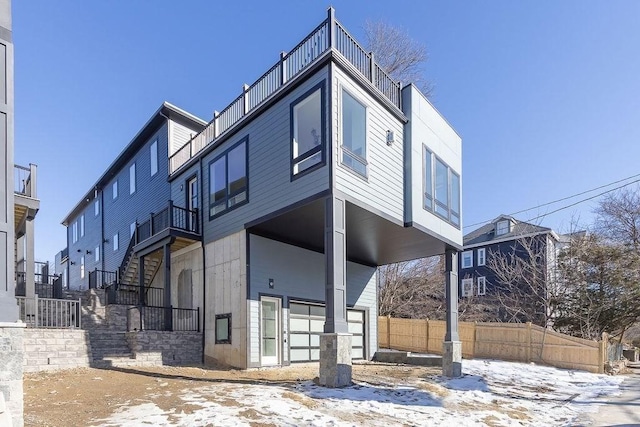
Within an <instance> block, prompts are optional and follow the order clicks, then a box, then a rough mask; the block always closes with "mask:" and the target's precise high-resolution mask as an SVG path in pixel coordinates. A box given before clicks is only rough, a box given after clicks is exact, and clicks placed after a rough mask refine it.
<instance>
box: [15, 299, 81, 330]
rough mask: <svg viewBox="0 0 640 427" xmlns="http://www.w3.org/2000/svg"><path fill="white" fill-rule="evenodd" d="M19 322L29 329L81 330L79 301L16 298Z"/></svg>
mask: <svg viewBox="0 0 640 427" xmlns="http://www.w3.org/2000/svg"><path fill="white" fill-rule="evenodd" d="M16 299H17V301H18V311H19V316H20V320H22V321H23V322H24V323H25V324H26V325H27V327H30V328H74V329H75V328H81V327H82V324H81V319H82V315H81V311H80V307H81V305H82V304H81V302H82V301H81V300H80V299H77V300H67V299H55V298H39V297H38V295H36V296H35V297H34V298H26V297H21V296H19V297H16Z"/></svg>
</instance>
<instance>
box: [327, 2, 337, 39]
mask: <svg viewBox="0 0 640 427" xmlns="http://www.w3.org/2000/svg"><path fill="white" fill-rule="evenodd" d="M327 15H328V16H327V20H328V22H329V49H331V48H334V47H335V42H336V11H335V9H334V8H333V7H331V6H329V10H328V11H327Z"/></svg>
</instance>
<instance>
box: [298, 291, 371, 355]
mask: <svg viewBox="0 0 640 427" xmlns="http://www.w3.org/2000/svg"><path fill="white" fill-rule="evenodd" d="M324 322H325V309H324V305H319V304H309V303H303V302H292V303H290V304H289V352H290V353H289V354H290V356H289V357H290V359H289V360H291V362H309V361H316V360H319V359H320V334H321V333H322V332H323V331H324ZM347 322H348V324H349V332H350V333H351V334H353V336H352V338H351V348H352V351H351V356H352V358H353V359H362V358H363V357H364V354H365V348H364V327H365V323H364V311H361V310H352V309H347Z"/></svg>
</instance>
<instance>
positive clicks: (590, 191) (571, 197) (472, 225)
mask: <svg viewBox="0 0 640 427" xmlns="http://www.w3.org/2000/svg"><path fill="white" fill-rule="evenodd" d="M638 177H640V174H636V175H632V176H629V177H627V178H623V179H619V180H617V181H613V182H610V183H608V184H605V185H601V186H599V187H595V188H592V189H590V190H587V191H582V192H580V193H576V194H573V195H571V196H567V197H563V198H561V199H557V200H554V201H551V202H547V203H543V204H541V205H538V206H534V207H532V208H529V209H523V210H520V211H517V212H513V213H511V214H509V216H513V215H517V214H520V213H523V212H528V211H532V210H534V209H539V208H542V207H544V206H549V205H553V204H555V203H559V202H563V201H565V200H569V199H573V198H575V197H578V196H582V195H584V194H587V193H592V192H594V191H596V190H600V189H601V188H606V187H610V186H612V185H614V184H618V183H620V182H624V181H628V180H630V179H632V178H638ZM636 182H640V179H636V180H635V181H631V182H628V183H626V184H623V185H621V186H618V187H615V188H612V189H610V190H607V191H604V192H602V193H599V194H596V195H595V196H591V197H588V198H586V199H583V200H579V201H577V202H575V203H572V204H570V205H567V206H564V207H561V208H558V209H556V210H554V211H551V212H547V213H545V214H543V215H538V216H537V217H535V218H532V219H530V220H528V221H534V220H536V219H539V218H543V217H545V216H546V215H551V214H554V213H556V212H559V211H561V210H563V209H568V208H570V207H573V206H576V205H578V204H580V203H583V202H586V201H589V200H592V199H595V198H596V197H600V196H602V195H604V194H607V193H610V192H612V191H615V190H619V189H621V188H623V187H626V186H627V185H631V184H635V183H636ZM490 221H492V219H488V220H486V221H481V222H476V223H475V224H470V225H465V226H464V227H463V228H469V227H475V226H477V225H482V224H486V223H488V222H490Z"/></svg>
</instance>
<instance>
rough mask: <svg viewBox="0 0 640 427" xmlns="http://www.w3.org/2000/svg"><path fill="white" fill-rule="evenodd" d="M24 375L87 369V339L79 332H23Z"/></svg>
mask: <svg viewBox="0 0 640 427" xmlns="http://www.w3.org/2000/svg"><path fill="white" fill-rule="evenodd" d="M23 345H24V371H25V372H35V371H46V370H53V369H68V368H78V367H87V366H89V365H90V361H91V349H90V347H89V335H88V332H87V331H85V330H79V329H25V330H24V340H23Z"/></svg>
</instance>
